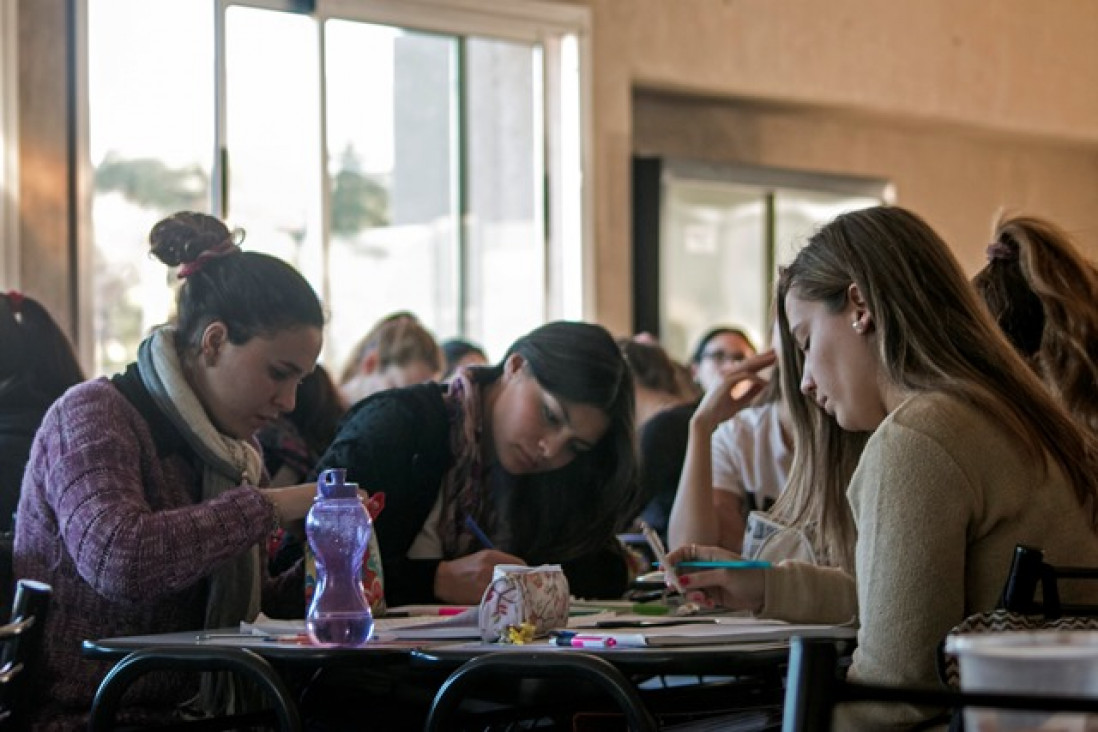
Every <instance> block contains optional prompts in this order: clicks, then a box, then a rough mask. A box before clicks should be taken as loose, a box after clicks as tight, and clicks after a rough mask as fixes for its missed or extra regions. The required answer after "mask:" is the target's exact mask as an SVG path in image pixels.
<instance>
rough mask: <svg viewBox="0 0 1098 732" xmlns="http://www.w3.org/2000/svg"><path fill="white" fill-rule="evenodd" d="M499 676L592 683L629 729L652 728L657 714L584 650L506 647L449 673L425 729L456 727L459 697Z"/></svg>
mask: <svg viewBox="0 0 1098 732" xmlns="http://www.w3.org/2000/svg"><path fill="white" fill-rule="evenodd" d="M500 677H504V678H506V677H518V678H542V679H544V678H559V679H566V680H569V681H572V682H574V681H578V680H581V679H582V680H584V681H588V682H591V683H593V684H595V685H596V686H598V687H599V688H600V689H601V690H602V691H604V692H605V693H606V694H607V695H608V696H610V698H611V699H613V700H614V701H615V702H617V704H618V706H619V707H620V708H621V710H622V712H624V714H625V720H626V724H627V725H628V727H629V729H630V731H631V732H655V730H656V729H657V728H658V724H657V722H656V718H655V717H653V716H652V713H651V712H650V711H649V710H648V707H646V706H645V704H644V701H643V700H642V699H641V697H640V693H639V692H638V691H637V688H636V686H634V685H633V683H632V682H630V681H629V680H628V679H627V678H626V677H625V675H624V674H622V672H621V671H619V670H618V669H617V668H616V667H615V666H614V665H613V664H611V663H610V662H609V661H607V660H606V659H604V658H599V657H597V656H594V655H590V654H586V653H546V652H544V651H540V652H539V651H530V652H525V651H508V652H507V653H492V654H488V655H486V656H478V657H477V658H474V659H473V660H471V661H467V662H465V663H464V664H463V665H462V666H461V667H460V668H459V669H458V670H456V671H454V672H453V673H452V674H450V677H449V678H447V679H446V682H445V683H444V684H443V685H442V687H441V688H440V689H439V691H438V694H436V695H435V700H434V702H433V703H432V704H431V711H430V714H429V715H428V717H427V724H426V725H425V727H424V729H425V730H426V731H427V732H441V730H446V729H456V728H457V725H456V724H455V720H454V719H453V717H454V716H455V714H456V712H457V711H458V707H459V706H460V704H461V702H462V700H463V699H464V698H465V697H466V695H468V694H469V693H470V692H471V691H473V690H475V689H476V688H477V686H478V685H480V684H483V683H486V682H487V683H491V682H492V681H493V680H497V681H498V679H499V678H500Z"/></svg>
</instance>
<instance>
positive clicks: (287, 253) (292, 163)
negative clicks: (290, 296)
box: [225, 6, 324, 294]
mask: <svg viewBox="0 0 1098 732" xmlns="http://www.w3.org/2000/svg"><path fill="white" fill-rule="evenodd" d="M318 54H319V43H318V41H317V28H316V22H315V21H314V20H313V19H312V18H309V17H306V16H303V15H295V14H290V13H280V12H275V11H270V10H259V9H255V8H246V7H240V6H232V7H230V8H229V9H228V10H227V11H226V14H225V65H226V89H225V97H226V104H225V124H226V143H227V146H228V149H229V161H228V168H229V187H228V196H229V211H228V219H229V224H230V226H240V227H243V228H244V229H245V230H246V231H247V234H248V237H247V239H246V240H245V243H244V247H245V248H246V249H251V250H255V251H263V252H267V253H268V254H273V255H275V256H277V257H280V258H282V259H284V260H285V261H287V262H290V263H291V264H293V265H294V266H296V267H297V268H298V269H299V270H300V271H301V273H302V274H304V275H305V277H306V278H308V280H309V281H310V283H312V285H313V287H314V288H316V290H317V292H318V293H321V294H322V293H323V266H324V257H323V248H322V243H321V242H322V239H321V232H320V178H321V166H320V162H319V161H320V116H319V110H320V96H319V79H320V72H319V59H318Z"/></svg>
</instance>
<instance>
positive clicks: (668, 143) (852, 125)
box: [633, 92, 1098, 273]
mask: <svg viewBox="0 0 1098 732" xmlns="http://www.w3.org/2000/svg"><path fill="white" fill-rule="evenodd" d="M633 149H634V150H636V151H637V152H640V153H644V154H653V155H666V156H671V157H683V158H692V159H705V160H715V161H722V162H725V161H727V162H736V163H746V164H750V165H766V166H773V167H779V168H795V169H801V170H813V171H825V172H829V173H842V174H850V175H860V176H869V177H873V178H886V179H889V180H891V181H892V182H893V183H894V184H895V186H896V193H897V203H899V204H901V205H903V206H906V207H908V208H911V209H913V210H914V211H917V212H920V213H921V214H923V215H924V216H925V217H926V218H927V220H928V221H929V222H930V224H931V225H932V226H934V227H935V228H936V229H938V230H939V231H940V232H942V233H943V234H945V235H946V236H947V241H949V243H950V244H951V245H952V246H953V247H954V249H955V251H956V253H957V255H958V257H959V258H960V259H961V263H962V264H963V265H964V266H965V268H966V269H967V270H968V271H969V272H970V273H972V272H975V271H976V270H977V269H979V268H980V267H982V266H983V263H984V261H985V256H984V247H985V246H986V245H987V243H988V240H989V233H990V230H991V220H992V218H993V216H994V215H995V213H996V212H997V211H998V210H999V208H1000V207H1006V208H1007V209H1009V210H1015V211H1019V210H1025V211H1032V212H1040V213H1041V214H1042V215H1045V216H1048V217H1050V218H1052V219H1053V220H1055V221H1057V222H1059V223H1060V224H1061V225H1063V226H1065V227H1066V228H1068V229H1069V230H1070V231H1073V232H1075V233H1076V234H1077V235H1078V236H1079V240H1080V242H1081V243H1083V244H1084V245H1089V248H1090V251H1091V252H1093V253H1094V254H1096V255H1098V206H1096V205H1095V203H1096V202H1098V146H1096V145H1092V144H1089V143H1063V142H1058V141H1057V142H1053V141H1049V140H1048V139H1047V138H1040V137H1034V136H1022V135H1016V134H1010V135H1006V134H1002V133H991V132H988V131H986V130H982V129H971V128H966V127H961V126H957V125H952V126H951V125H945V124H929V123H911V122H908V121H905V120H899V119H892V118H887V117H873V116H868V115H856V114H853V113H849V112H838V111H834V110H820V109H812V108H803V107H792V108H785V107H774V106H767V105H762V104H759V103H751V102H738V101H734V100H703V99H698V98H683V97H679V96H669V95H666V94H652V93H645V92H641V93H638V94H636V95H635V98H634V105H633Z"/></svg>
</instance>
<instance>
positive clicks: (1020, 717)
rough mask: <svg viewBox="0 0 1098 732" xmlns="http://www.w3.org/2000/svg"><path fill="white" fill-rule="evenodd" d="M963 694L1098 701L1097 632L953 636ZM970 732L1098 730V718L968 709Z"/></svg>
mask: <svg viewBox="0 0 1098 732" xmlns="http://www.w3.org/2000/svg"><path fill="white" fill-rule="evenodd" d="M946 652H947V653H950V654H953V655H955V656H956V657H957V661H958V664H959V667H960V675H961V691H983V692H996V693H1010V692H1019V693H1023V694H1031V695H1037V696H1045V695H1047V696H1074V697H1095V698H1098V631H1086V630H1078V631H1075V630H1064V631H1035V632H1002V633H976V634H971V635H957V636H949V637H948V638H947V639H946ZM965 729H966V730H969V732H992V731H994V732H1001V731H1003V730H1012V731H1014V732H1020V731H1021V730H1041V731H1042V732H1084V731H1085V730H1088V729H1090V730H1094V729H1098V715H1096V714H1068V713H1060V712H1038V711H1033V712H1029V711H1009V710H1002V709H986V708H980V707H972V708H966V709H965Z"/></svg>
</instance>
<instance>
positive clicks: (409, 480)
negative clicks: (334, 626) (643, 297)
mask: <svg viewBox="0 0 1098 732" xmlns="http://www.w3.org/2000/svg"><path fill="white" fill-rule="evenodd" d="M634 462H635V461H634V453H633V384H632V379H631V376H630V373H629V369H628V367H627V366H626V364H625V361H624V359H623V358H622V355H621V353H620V351H619V350H618V347H617V345H616V344H615V343H614V339H613V338H612V337H611V336H610V334H609V333H607V332H606V330H604V329H603V328H601V327H599V326H596V325H590V324H585V323H571V322H556V323H549V324H547V325H544V326H541V327H540V328H537V329H535V330H534V331H532V332H531V333H529V334H528V335H526V336H523V337H522V338H519V339H518V341H516V342H515V343H514V344H513V345H512V346H511V348H510V349H508V351H507V355H506V356H504V359H503V361H502V363H500V364H498V365H496V366H494V367H491V368H466V369H461V370H459V371H458V372H457V375H456V376H455V378H454V380H453V381H452V382H451V383H450V384H449V385H442V384H422V385H419V386H412V387H407V388H404V389H393V390H389V391H386V392H382V393H380V394H376V395H374V396H372V397H370V398H369V399H366V400H365V401H363V402H360V403H359V404H358V405H357V406H356V407H355V408H354V409H352V410H351V412H350V413H349V414H348V416H347V418H346V419H345V420H344V422H343V425H342V428H341V430H340V432H339V434H338V435H337V436H336V439H335V441H334V442H333V443H332V446H331V448H330V449H329V450H328V452H327V454H325V455H324V457H323V458H321V460H320V466H319V467H320V468H321V469H323V468H328V467H344V468H347V470H348V477H349V478H351V479H353V480H355V481H357V482H358V483H359V484H361V485H362V487H363V488H365V489H366V490H368V491H369V492H370V493H374V492H378V491H380V492H384V493H385V510H384V511H383V512H382V513H381V515H380V516H379V517H378V519H377V522H376V525H377V531H378V540H379V543H380V546H381V555H382V562H383V565H384V569H385V595H386V599H387V601H388V603H389V604H390V605H391V606H392V605H401V604H407V603H424V602H428V603H429V602H448V603H467V604H473V603H477V602H479V601H480V598H481V594H482V593H483V591H484V588H485V587H486V586H487V584H488V582H489V580H490V579H491V576H492V569H493V567H494V566H495V565H496V564H506V563H529V564H541V563H547V562H552V563H562V564H563V565H564V571H565V573H566V574H567V576H568V580H569V583H570V585H571V590H572V593H573V594H575V595H578V596H588V597H592V596H597V597H611V596H618V595H620V594H621V593H622V592H623V591H624V590H625V588H626V586H627V584H628V579H629V577H628V569H627V563H626V561H625V557H624V554H623V553H622V552H621V550H620V546H619V545H618V544H617V541H616V539H615V536H614V533H615V530H616V529H617V528H618V527H619V526H620V525H621V524H622V523H623V522H625V521H628V520H629V519H631V518H632V517H633V516H634V515H635V510H636V480H635V475H634V474H635V467H634ZM472 526H476V527H478V528H479V529H481V530H482V531H483V532H484V533H485V534H486V535H487V537H488V538H489V539H490V541H491V543H492V545H493V546H492V547H488V546H485V545H484V542H482V541H481V540H480V539H478V538H477V536H476V533H477V532H476V530H475V529H473V528H472Z"/></svg>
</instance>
